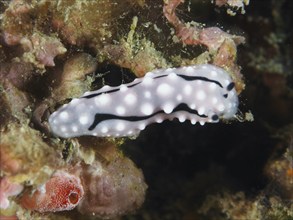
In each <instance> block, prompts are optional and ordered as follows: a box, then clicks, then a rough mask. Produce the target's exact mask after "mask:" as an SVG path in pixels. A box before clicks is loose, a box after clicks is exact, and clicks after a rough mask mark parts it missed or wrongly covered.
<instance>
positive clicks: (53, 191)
mask: <svg viewBox="0 0 293 220" xmlns="http://www.w3.org/2000/svg"><path fill="white" fill-rule="evenodd" d="M83 195H84V191H83V187H82V185H81V182H80V179H79V177H77V176H75V175H72V174H70V173H68V172H66V171H62V170H59V171H57V172H56V173H54V174H53V176H52V177H51V178H50V179H49V180H48V181H47V182H46V183H45V184H44V185H41V186H39V187H38V188H37V189H36V190H35V191H34V192H32V195H30V194H29V193H25V194H24V195H23V197H22V198H21V204H22V206H23V207H25V208H27V209H30V210H35V211H38V212H57V211H64V210H71V209H73V208H75V207H76V206H77V205H78V203H79V202H80V200H81V199H82V197H83Z"/></svg>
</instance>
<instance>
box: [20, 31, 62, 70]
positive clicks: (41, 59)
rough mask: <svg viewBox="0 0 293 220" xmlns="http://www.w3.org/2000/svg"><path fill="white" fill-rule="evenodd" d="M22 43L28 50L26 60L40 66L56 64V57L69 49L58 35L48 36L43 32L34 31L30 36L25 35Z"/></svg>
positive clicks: (25, 55)
mask: <svg viewBox="0 0 293 220" xmlns="http://www.w3.org/2000/svg"><path fill="white" fill-rule="evenodd" d="M20 43H21V44H22V46H23V47H24V49H25V50H26V51H27V52H26V53H25V54H24V58H25V60H27V61H29V62H34V63H35V64H38V65H40V67H41V66H55V63H54V58H55V57H56V56H57V55H59V54H64V53H65V52H66V51H67V50H66V48H65V47H64V46H63V44H62V43H61V41H60V40H59V39H58V38H57V37H54V36H46V35H44V34H41V33H34V34H33V35H32V36H30V37H29V38H27V37H24V38H22V39H21V41H20ZM34 59H35V60H36V61H34Z"/></svg>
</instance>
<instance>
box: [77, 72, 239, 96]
mask: <svg viewBox="0 0 293 220" xmlns="http://www.w3.org/2000/svg"><path fill="white" fill-rule="evenodd" d="M168 75H169V74H166V75H161V76H156V77H154V78H153V79H158V78H162V77H167V76H168ZM176 75H177V76H179V77H181V78H183V79H185V80H186V81H194V80H202V81H205V82H211V83H215V84H217V85H218V86H220V87H221V88H223V86H222V84H221V83H219V82H218V81H216V80H212V79H209V78H206V77H203V76H186V75H182V74H176ZM140 83H142V81H140V82H137V83H135V84H132V85H129V86H127V88H131V87H134V86H136V85H138V84H140ZM124 85H127V84H124ZM230 85H231V83H230V84H229V85H228V86H227V89H228V87H229V86H230ZM233 87H234V83H233ZM233 87H232V89H233ZM229 88H230V87H229ZM119 90H120V88H116V89H112V90H109V91H104V92H99V93H95V94H91V95H87V96H83V97H81V98H85V99H90V98H93V97H96V96H99V95H101V94H103V93H105V94H109V93H113V92H117V91H119ZM229 91H230V90H229Z"/></svg>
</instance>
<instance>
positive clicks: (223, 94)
mask: <svg viewBox="0 0 293 220" xmlns="http://www.w3.org/2000/svg"><path fill="white" fill-rule="evenodd" d="M237 107H238V97H237V93H236V91H235V88H234V83H233V82H232V81H231V78H230V76H229V74H228V73H227V72H226V71H225V70H223V69H221V68H219V67H216V66H214V65H210V64H203V65H194V66H186V67H180V68H169V69H159V70H154V71H152V72H149V73H147V74H146V75H145V76H144V77H143V78H137V79H135V80H134V81H133V82H131V83H128V84H122V85H120V86H117V87H110V86H104V87H102V88H101V89H99V90H96V91H93V92H86V93H85V94H84V95H83V96H82V97H80V98H78V99H73V100H72V101H71V102H70V103H68V104H66V105H64V106H62V107H61V108H60V109H59V110H57V111H56V112H54V113H53V114H52V115H51V116H50V117H49V124H50V127H51V129H52V132H53V133H54V134H55V135H57V136H60V137H63V138H69V137H76V136H82V135H94V136H100V137H105V136H106V137H123V136H134V135H138V134H139V132H140V131H141V130H143V129H144V128H145V127H146V126H147V125H148V124H151V123H160V122H162V121H163V120H166V119H170V120H171V119H173V118H178V119H179V121H180V122H183V121H185V120H190V121H191V123H192V124H195V123H196V122H199V123H200V124H201V125H203V124H204V123H206V122H212V123H213V122H218V121H219V119H220V118H222V119H230V118H233V117H234V116H235V114H236V112H237Z"/></svg>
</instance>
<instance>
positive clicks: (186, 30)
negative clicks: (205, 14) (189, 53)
mask: <svg viewBox="0 0 293 220" xmlns="http://www.w3.org/2000/svg"><path fill="white" fill-rule="evenodd" d="M183 2H184V0H167V1H165V5H164V8H163V12H164V15H165V17H166V18H167V20H168V21H169V22H170V23H171V24H172V25H173V26H174V27H175V30H176V35H177V37H178V38H179V39H180V40H181V41H182V42H183V43H184V44H188V45H205V46H207V47H208V48H209V50H211V51H216V50H217V49H218V48H219V47H220V46H221V44H222V43H223V42H224V40H225V39H232V40H233V41H234V42H235V44H236V45H237V44H241V43H244V37H240V36H235V35H231V34H228V33H226V32H224V31H222V30H221V29H220V28H217V27H210V28H203V27H201V25H200V24H198V23H195V25H191V24H190V23H189V24H185V23H184V22H183V21H181V20H180V19H179V18H178V17H177V15H176V13H175V10H176V8H177V7H178V5H179V4H180V3H183Z"/></svg>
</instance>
